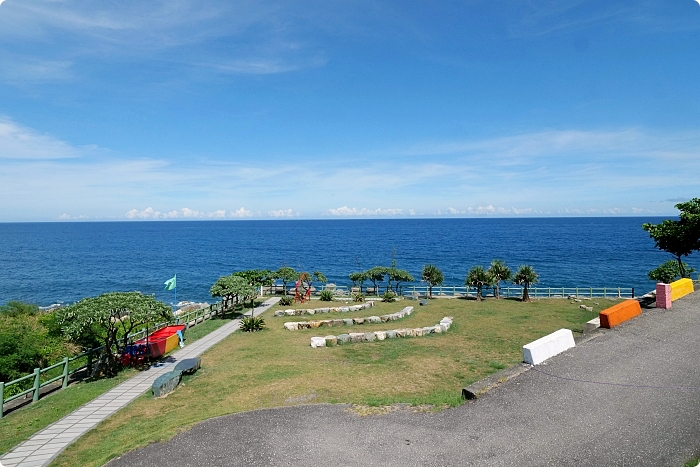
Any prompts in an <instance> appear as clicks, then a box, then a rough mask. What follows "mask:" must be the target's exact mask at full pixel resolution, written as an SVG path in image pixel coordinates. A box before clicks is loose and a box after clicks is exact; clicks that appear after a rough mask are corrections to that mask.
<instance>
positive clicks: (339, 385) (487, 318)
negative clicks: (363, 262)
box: [51, 299, 614, 466]
mask: <svg viewBox="0 0 700 467" xmlns="http://www.w3.org/2000/svg"><path fill="white" fill-rule="evenodd" d="M584 303H585V304H587V305H589V306H592V307H593V309H594V311H593V312H587V311H585V310H582V309H580V308H579V303H571V302H570V301H569V300H566V299H552V300H541V301H535V302H532V303H520V302H518V301H515V300H487V301H484V302H476V301H467V300H456V299H455V300H447V299H440V300H433V301H431V302H430V304H429V305H428V306H426V307H418V306H417V305H418V304H417V302H412V301H407V300H404V301H400V302H397V303H391V304H389V303H381V304H378V305H377V306H376V307H374V308H372V309H369V310H364V311H361V312H355V313H348V314H338V315H335V314H327V315H326V314H324V315H320V318H321V319H326V318H328V317H336V316H337V317H349V316H372V315H381V314H385V313H391V312H394V311H398V310H400V309H402V308H403V307H404V306H407V305H413V306H415V307H416V310H415V313H414V314H413V315H411V316H410V317H408V318H405V319H403V320H401V321H394V322H390V323H382V324H373V325H360V326H352V327H339V328H336V327H333V328H325V327H324V328H322V329H312V330H303V331H285V330H284V329H283V327H282V324H283V323H284V322H285V321H290V320H294V321H299V320H303V319H319V317H317V316H308V317H307V316H306V315H305V316H295V317H278V318H275V317H273V316H272V312H273V311H274V310H275V309H277V307H273V308H272V309H271V310H270V311H267V312H266V313H265V314H264V317H265V319H266V322H267V326H268V327H267V329H265V330H264V331H262V332H258V333H252V334H250V333H236V334H234V335H232V336H230V337H229V338H227V339H225V340H224V341H223V342H221V343H220V344H218V345H217V346H215V347H213V348H212V349H210V350H209V351H208V352H206V353H205V354H204V355H203V356H202V369H201V370H200V371H199V372H198V373H197V374H196V375H194V376H192V377H189V378H187V379H184V380H183V382H182V384H181V386H180V387H178V389H177V390H176V391H175V392H173V393H171V394H169V395H168V396H167V397H165V398H161V399H154V398H153V397H151V396H150V395H148V394H146V395H143V396H141V397H140V398H138V399H137V400H136V401H134V402H133V403H132V404H130V405H129V406H128V407H126V408H124V409H123V410H121V411H119V412H117V413H116V414H115V415H114V416H112V417H110V418H109V419H108V420H106V421H105V422H103V423H101V424H100V425H98V426H97V427H96V428H95V429H94V430H92V431H91V432H89V433H87V434H86V435H85V436H83V437H82V438H81V439H79V440H78V441H77V442H76V443H74V444H73V445H71V446H69V448H68V449H67V450H66V451H64V452H63V453H62V454H61V455H60V456H59V457H58V458H57V459H56V460H55V461H54V462H53V463H52V464H51V465H53V466H58V465H60V466H75V465H81V466H99V465H103V464H104V463H105V462H107V461H108V460H109V459H111V458H114V457H116V456H119V455H120V454H122V453H124V452H126V451H129V450H132V449H135V448H137V447H139V446H144V445H146V444H148V443H151V442H154V441H160V440H166V439H169V438H171V437H172V436H174V435H175V434H177V433H178V432H181V431H183V430H186V429H187V428H188V427H191V426H192V425H194V424H195V423H197V422H200V421H202V420H206V419H208V418H211V417H216V416H220V415H225V414H230V413H235V412H240V411H245V410H252V409H258V408H264V407H277V406H284V405H293V404H300V403H314V402H330V403H341V402H342V403H352V404H361V405H368V406H380V405H389V404H393V403H398V402H408V403H411V404H416V405H418V404H431V405H435V406H437V407H445V406H455V405H458V404H460V403H461V399H460V391H461V388H462V387H463V386H465V385H468V384H470V383H472V382H474V381H477V380H479V379H481V378H483V377H485V376H487V375H489V374H491V373H493V372H495V371H498V370H499V369H502V368H505V367H508V366H511V365H514V364H516V363H518V362H520V361H521V360H522V354H521V347H522V345H524V344H526V343H528V342H531V341H533V340H535V339H537V338H539V337H542V336H543V335H546V334H549V333H551V332H553V331H555V330H557V329H560V328H563V327H566V328H569V329H572V330H574V331H580V330H581V329H582V327H583V323H585V322H586V321H588V320H589V319H591V318H593V317H595V316H597V314H598V312H599V311H600V310H602V309H604V308H607V307H608V306H610V305H611V304H612V303H614V302H613V301H612V300H604V299H597V300H591V301H585V302H584ZM323 305H324V304H321V303H318V302H314V305H312V307H313V306H315V307H319V306H323ZM285 308H287V307H285ZM444 316H452V317H454V324H453V326H452V328H451V329H450V330H449V331H448V332H447V333H445V334H431V335H429V336H426V337H416V338H406V339H392V340H386V341H383V342H374V343H357V344H349V345H343V346H337V347H332V348H322V349H311V348H310V347H309V338H310V337H311V336H314V335H326V334H340V333H342V332H349V331H350V330H352V331H359V330H368V331H372V330H386V329H396V328H402V327H422V326H429V325H434V324H436V323H438V322H439V321H440V319H441V318H442V317H444Z"/></svg>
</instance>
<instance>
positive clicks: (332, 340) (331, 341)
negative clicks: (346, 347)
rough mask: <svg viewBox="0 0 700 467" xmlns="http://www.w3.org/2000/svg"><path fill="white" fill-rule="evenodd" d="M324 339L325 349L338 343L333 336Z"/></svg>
mask: <svg viewBox="0 0 700 467" xmlns="http://www.w3.org/2000/svg"><path fill="white" fill-rule="evenodd" d="M324 339H326V347H333V346H334V345H336V344H337V343H338V338H337V337H335V336H326V337H324Z"/></svg>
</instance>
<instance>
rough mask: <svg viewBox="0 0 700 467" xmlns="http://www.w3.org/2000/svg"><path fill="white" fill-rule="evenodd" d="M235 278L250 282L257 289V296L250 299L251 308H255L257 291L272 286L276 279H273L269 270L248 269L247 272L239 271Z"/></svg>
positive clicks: (235, 273)
mask: <svg viewBox="0 0 700 467" xmlns="http://www.w3.org/2000/svg"><path fill="white" fill-rule="evenodd" d="M233 275H234V276H239V277H243V278H244V279H245V280H247V281H248V284H249V285H252V286H253V287H255V290H256V293H255V295H253V296H251V297H250V307H251V308H254V307H255V296H256V295H257V290H258V289H259V288H261V287H264V286H270V285H272V282H273V281H274V279H273V278H272V272H271V271H269V270H267V269H246V270H245V271H237V272H234V273H233Z"/></svg>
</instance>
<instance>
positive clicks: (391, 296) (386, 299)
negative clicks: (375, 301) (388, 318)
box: [382, 290, 396, 303]
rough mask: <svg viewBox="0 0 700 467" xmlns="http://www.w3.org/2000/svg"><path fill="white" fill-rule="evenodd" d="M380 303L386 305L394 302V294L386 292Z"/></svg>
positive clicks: (389, 291)
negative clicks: (385, 303)
mask: <svg viewBox="0 0 700 467" xmlns="http://www.w3.org/2000/svg"><path fill="white" fill-rule="evenodd" d="M382 301H383V302H387V303H392V302H395V301H396V294H395V293H394V292H392V291H391V290H387V291H386V292H384V295H382Z"/></svg>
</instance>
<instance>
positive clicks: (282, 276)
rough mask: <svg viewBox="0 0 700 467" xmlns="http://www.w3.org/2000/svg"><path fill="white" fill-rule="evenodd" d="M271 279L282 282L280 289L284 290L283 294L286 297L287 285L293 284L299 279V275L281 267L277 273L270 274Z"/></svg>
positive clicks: (286, 267) (288, 268)
mask: <svg viewBox="0 0 700 467" xmlns="http://www.w3.org/2000/svg"><path fill="white" fill-rule="evenodd" d="M272 277H274V278H275V279H279V280H281V281H282V287H283V288H284V294H285V295H287V283H288V282H294V281H295V280H297V279H299V273H298V272H296V271H295V270H294V268H290V267H289V266H282V267H281V268H279V269H278V270H277V271H275V272H274V273H273V274H272Z"/></svg>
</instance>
